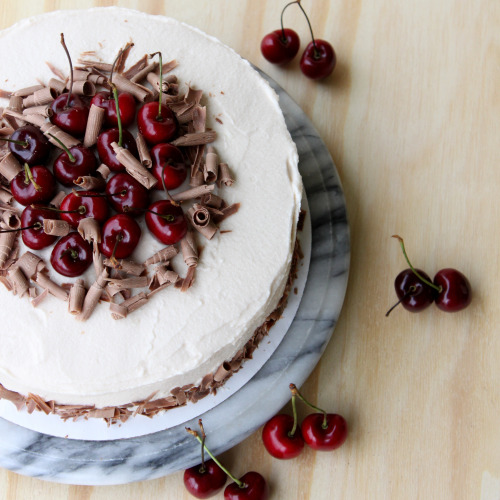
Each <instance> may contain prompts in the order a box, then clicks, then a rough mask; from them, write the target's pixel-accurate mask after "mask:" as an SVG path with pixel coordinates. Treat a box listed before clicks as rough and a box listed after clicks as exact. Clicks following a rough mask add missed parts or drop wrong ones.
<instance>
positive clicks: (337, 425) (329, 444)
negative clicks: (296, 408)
mask: <svg viewBox="0 0 500 500" xmlns="http://www.w3.org/2000/svg"><path fill="white" fill-rule="evenodd" d="M301 431H302V436H303V437H304V441H305V442H306V443H307V444H308V445H309V446H310V447H311V448H313V449H315V450H319V451H331V450H335V449H337V448H338V447H339V446H342V444H343V443H344V441H345V440H346V438H347V422H346V421H345V419H344V417H342V416H341V415H337V414H336V413H325V414H323V413H311V414H309V415H307V416H306V418H304V420H303V421H302V425H301Z"/></svg>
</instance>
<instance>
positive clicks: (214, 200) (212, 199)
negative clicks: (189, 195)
mask: <svg viewBox="0 0 500 500" xmlns="http://www.w3.org/2000/svg"><path fill="white" fill-rule="evenodd" d="M201 204H202V205H204V206H206V207H211V208H217V209H219V208H221V207H223V206H224V204H225V202H224V200H223V199H222V198H221V197H220V196H217V195H216V194H213V193H209V194H204V195H203V196H202V197H201Z"/></svg>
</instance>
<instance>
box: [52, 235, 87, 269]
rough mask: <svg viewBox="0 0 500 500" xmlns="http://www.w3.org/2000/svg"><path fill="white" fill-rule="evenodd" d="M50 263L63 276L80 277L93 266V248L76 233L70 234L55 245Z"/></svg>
mask: <svg viewBox="0 0 500 500" xmlns="http://www.w3.org/2000/svg"><path fill="white" fill-rule="evenodd" d="M50 263H51V264H52V267H53V268H54V269H55V270H56V271H57V272H58V273H59V274H62V275H63V276H68V277H70V278H73V277H75V276H80V275H81V274H83V273H84V272H85V271H86V270H87V269H88V268H89V266H90V264H92V247H91V246H90V244H89V243H88V242H87V241H85V240H84V239H83V238H82V237H81V236H80V234H79V233H77V232H76V231H75V232H72V233H69V234H67V235H66V236H63V237H62V238H61V239H60V240H59V241H58V242H57V243H56V244H55V245H54V248H53V249H52V253H51V255H50Z"/></svg>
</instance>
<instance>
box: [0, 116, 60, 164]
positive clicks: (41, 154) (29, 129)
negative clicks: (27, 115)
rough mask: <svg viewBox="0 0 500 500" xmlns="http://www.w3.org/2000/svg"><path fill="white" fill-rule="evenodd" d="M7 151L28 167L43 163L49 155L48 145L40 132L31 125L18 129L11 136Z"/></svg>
mask: <svg viewBox="0 0 500 500" xmlns="http://www.w3.org/2000/svg"><path fill="white" fill-rule="evenodd" d="M10 141H16V142H17V143H16V142H9V149H10V151H11V152H12V154H13V155H14V156H15V157H16V158H17V159H18V160H19V161H20V162H21V163H23V164H24V163H27V164H28V165H30V166H33V165H41V164H42V163H45V161H46V160H47V158H48V157H49V153H50V144H49V141H48V140H47V138H46V137H45V136H44V135H43V133H42V132H41V130H40V129H39V128H37V127H35V126H33V125H24V126H23V127H19V128H18V129H17V130H16V131H15V132H14V133H13V134H12V135H11V136H10Z"/></svg>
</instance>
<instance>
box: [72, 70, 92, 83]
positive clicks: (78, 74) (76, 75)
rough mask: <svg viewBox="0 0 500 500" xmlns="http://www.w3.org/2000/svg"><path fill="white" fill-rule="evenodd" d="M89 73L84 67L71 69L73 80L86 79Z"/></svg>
mask: <svg viewBox="0 0 500 500" xmlns="http://www.w3.org/2000/svg"><path fill="white" fill-rule="evenodd" d="M90 75H91V73H90V71H88V70H86V69H80V68H79V69H74V70H73V82H77V81H81V80H88V78H89V76H90Z"/></svg>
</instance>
